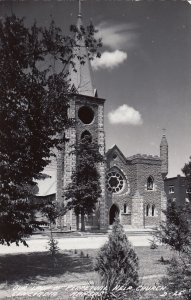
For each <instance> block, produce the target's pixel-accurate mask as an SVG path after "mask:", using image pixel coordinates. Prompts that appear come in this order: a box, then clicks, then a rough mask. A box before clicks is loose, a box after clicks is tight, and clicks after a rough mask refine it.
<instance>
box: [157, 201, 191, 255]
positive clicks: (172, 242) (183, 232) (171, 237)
mask: <svg viewBox="0 0 191 300" xmlns="http://www.w3.org/2000/svg"><path fill="white" fill-rule="evenodd" d="M164 213H165V215H166V221H165V222H163V224H161V226H160V228H159V229H157V230H156V231H155V233H154V236H155V237H157V239H158V240H159V241H160V242H162V243H163V244H166V245H168V246H170V247H171V249H173V250H175V251H178V252H184V251H186V249H187V247H188V246H189V245H190V237H191V230H190V225H189V218H190V215H191V210H190V207H189V206H188V205H185V206H183V207H177V205H176V203H175V202H169V203H168V205H167V210H166V211H164Z"/></svg>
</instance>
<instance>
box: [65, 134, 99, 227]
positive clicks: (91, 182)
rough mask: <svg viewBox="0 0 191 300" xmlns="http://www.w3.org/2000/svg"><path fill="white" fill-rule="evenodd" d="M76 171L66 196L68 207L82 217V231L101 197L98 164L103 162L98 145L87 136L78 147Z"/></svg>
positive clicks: (76, 151)
mask: <svg viewBox="0 0 191 300" xmlns="http://www.w3.org/2000/svg"><path fill="white" fill-rule="evenodd" d="M75 155H76V157H77V162H76V170H75V172H74V173H73V175H72V182H71V184H69V185H68V187H67V190H66V192H65V194H64V196H65V199H66V200H68V202H67V207H68V208H69V209H74V211H75V213H76V215H79V214H80V215H81V230H82V231H83V230H85V224H84V215H85V214H91V213H93V211H94V210H95V208H96V203H97V201H98V199H99V197H100V196H101V186H100V175H99V172H98V163H101V162H103V156H102V155H101V154H100V152H99V146H98V144H97V143H94V142H93V141H91V138H90V137H89V136H85V137H84V138H83V139H82V140H81V141H80V143H79V144H78V145H76V149H75Z"/></svg>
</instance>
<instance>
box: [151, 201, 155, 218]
mask: <svg viewBox="0 0 191 300" xmlns="http://www.w3.org/2000/svg"><path fill="white" fill-rule="evenodd" d="M154 215H155V205H154V204H153V205H152V217H154Z"/></svg>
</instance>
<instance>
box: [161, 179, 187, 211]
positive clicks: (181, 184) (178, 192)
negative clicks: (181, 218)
mask: <svg viewBox="0 0 191 300" xmlns="http://www.w3.org/2000/svg"><path fill="white" fill-rule="evenodd" d="M164 188H165V192H166V195H167V201H168V202H169V201H174V202H176V204H177V205H178V206H180V207H182V206H184V205H185V203H189V202H190V201H189V198H190V197H191V189H190V188H189V187H188V184H187V180H186V178H185V177H184V176H180V175H177V176H176V177H172V178H166V179H165V181H164Z"/></svg>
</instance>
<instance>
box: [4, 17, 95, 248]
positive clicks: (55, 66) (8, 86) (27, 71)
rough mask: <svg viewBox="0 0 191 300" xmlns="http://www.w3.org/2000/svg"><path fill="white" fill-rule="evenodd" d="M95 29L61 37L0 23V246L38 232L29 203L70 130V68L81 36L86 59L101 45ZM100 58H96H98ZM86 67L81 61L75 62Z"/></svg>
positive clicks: (54, 30) (18, 23)
mask: <svg viewBox="0 0 191 300" xmlns="http://www.w3.org/2000/svg"><path fill="white" fill-rule="evenodd" d="M94 32H95V30H94V27H93V26H92V25H90V26H88V27H87V29H86V28H80V29H78V28H76V26H71V35H70V36H64V35H63V34H62V32H61V29H59V28H58V27H56V25H55V23H54V22H53V21H52V22H51V24H50V26H49V28H42V27H38V26H37V24H36V23H34V24H33V25H32V26H31V27H30V28H28V27H26V26H25V23H24V20H23V19H20V18H17V17H16V16H15V15H12V16H10V17H6V18H4V19H1V21H0V90H1V93H0V140H1V143H0V183H1V184H0V243H2V244H3V243H7V244H8V245H9V244H10V243H12V242H16V243H17V244H18V243H19V241H21V242H23V243H24V244H26V242H25V240H24V237H26V236H28V235H30V234H32V232H33V231H34V230H35V229H37V228H40V227H39V226H40V225H41V223H39V222H36V221H34V220H31V219H30V215H31V212H32V210H34V209H43V207H42V205H40V204H39V205H38V206H35V205H34V203H31V202H30V201H29V199H30V197H31V195H32V194H33V191H34V187H35V186H36V182H35V180H39V179H44V178H45V175H44V174H43V173H42V172H43V169H44V167H45V166H47V165H48V164H49V162H50V158H51V149H52V148H54V147H59V143H60V142H62V141H63V140H61V139H60V135H59V134H60V133H62V132H63V130H64V129H65V128H66V127H67V126H69V125H70V124H69V121H68V117H67V109H68V101H69V99H70V97H71V90H70V82H69V80H68V77H67V76H68V67H69V65H71V66H72V67H73V68H74V69H75V63H74V58H75V51H73V49H74V48H75V47H76V46H77V45H78V41H79V40H80V39H81V38H82V35H84V36H85V40H86V45H87V46H88V48H89V53H90V57H91V56H92V55H95V54H96V51H97V47H99V46H100V45H101V44H100V42H99V41H96V40H95V39H94ZM98 56H99V54H98ZM78 59H79V60H80V61H81V63H84V57H80V56H79V57H78Z"/></svg>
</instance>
